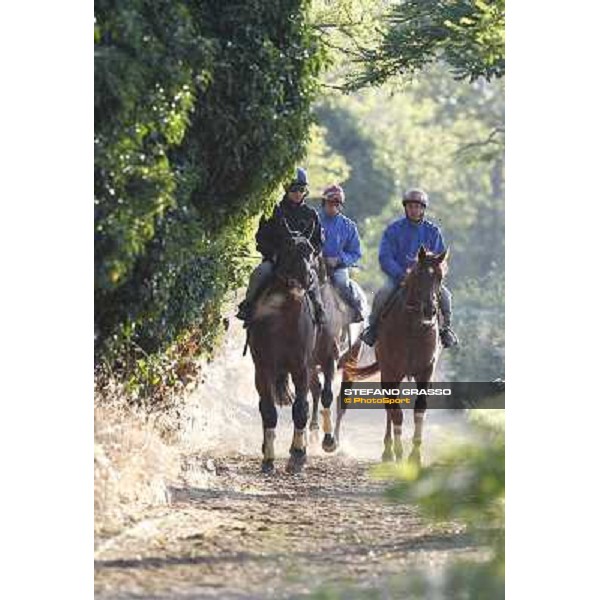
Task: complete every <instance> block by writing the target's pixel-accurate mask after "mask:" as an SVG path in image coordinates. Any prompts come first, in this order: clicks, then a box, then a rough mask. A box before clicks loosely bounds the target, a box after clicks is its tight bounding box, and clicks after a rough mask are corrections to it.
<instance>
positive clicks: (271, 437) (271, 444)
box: [263, 428, 275, 460]
mask: <svg viewBox="0 0 600 600" xmlns="http://www.w3.org/2000/svg"><path fill="white" fill-rule="evenodd" d="M264 442H265V450H264V452H263V457H264V459H265V460H275V429H273V428H269V429H265V435H264Z"/></svg>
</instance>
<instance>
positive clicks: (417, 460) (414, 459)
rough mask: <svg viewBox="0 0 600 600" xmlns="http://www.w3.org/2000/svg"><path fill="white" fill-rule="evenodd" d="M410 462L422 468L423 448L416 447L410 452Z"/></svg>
mask: <svg viewBox="0 0 600 600" xmlns="http://www.w3.org/2000/svg"><path fill="white" fill-rule="evenodd" d="M408 462H409V463H410V464H411V465H413V466H414V467H417V468H418V469H420V468H421V466H422V463H423V459H422V457H421V450H420V449H418V448H414V449H413V451H412V452H411V453H410V456H409V457H408Z"/></svg>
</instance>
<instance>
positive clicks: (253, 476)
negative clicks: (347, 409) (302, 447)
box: [95, 456, 478, 599]
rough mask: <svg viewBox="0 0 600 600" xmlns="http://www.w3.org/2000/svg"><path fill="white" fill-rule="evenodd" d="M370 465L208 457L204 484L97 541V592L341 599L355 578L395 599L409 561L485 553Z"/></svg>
mask: <svg viewBox="0 0 600 600" xmlns="http://www.w3.org/2000/svg"><path fill="white" fill-rule="evenodd" d="M373 464H374V462H373V461H361V460H356V459H353V458H347V457H346V458H344V457H339V456H337V457H313V458H312V459H311V460H310V462H309V463H308V466H307V468H306V471H305V473H303V474H302V475H299V476H289V475H286V474H285V473H283V472H282V470H279V471H278V472H277V473H276V474H275V475H272V476H264V475H261V474H259V473H258V466H259V461H258V459H257V458H254V457H251V458H250V457H243V456H235V457H230V458H224V459H218V460H217V461H215V462H213V461H210V462H209V466H210V468H211V469H212V468H213V466H214V470H215V475H214V477H212V478H210V480H208V481H207V482H205V484H204V485H202V486H201V487H197V486H194V485H190V484H189V483H187V484H186V483H185V482H184V483H182V485H181V486H180V487H176V488H172V490H171V491H172V502H171V505H170V506H168V507H163V508H161V509H154V510H150V511H148V512H147V514H145V515H144V516H143V519H142V520H141V521H140V522H139V523H138V524H137V525H135V526H133V527H131V528H130V529H128V530H126V531H124V532H122V533H121V534H119V535H117V536H116V537H113V538H111V539H109V540H104V541H102V542H101V543H100V544H99V546H98V548H97V552H96V563H95V567H96V592H97V598H103V599H104V598H161V599H162V598H216V597H219V598H240V599H241V598H244V599H249V598H257V599H259V598H288V597H289V598H296V597H304V596H306V595H308V594H310V593H313V594H314V593H315V592H316V593H317V595H316V596H314V597H319V598H337V597H349V596H347V595H346V594H344V595H343V596H338V595H335V593H334V591H333V590H336V589H338V587H340V586H341V588H340V589H342V588H343V586H344V585H347V582H348V581H350V580H352V581H353V585H354V586H356V585H358V587H359V588H364V589H367V588H371V589H373V588H375V589H377V590H380V591H382V593H383V595H379V596H369V597H382V598H384V597H390V598H391V597H396V596H395V595H394V594H393V592H392V591H390V590H392V589H393V581H394V577H395V576H396V577H397V576H398V574H399V573H400V574H402V572H403V571H405V570H406V569H407V568H408V567H411V568H412V569H413V570H414V568H415V567H419V566H423V567H425V566H426V567H427V569H428V571H429V572H431V571H432V569H433V570H435V567H436V566H440V565H443V564H445V563H447V562H448V561H449V560H450V559H452V560H455V559H457V558H460V557H461V556H462V557H467V556H468V557H469V558H475V557H476V556H477V555H478V550H477V549H476V548H474V547H473V546H472V544H471V543H470V541H469V539H468V538H467V536H466V535H465V534H464V533H463V532H462V531H461V529H460V527H458V526H456V525H451V524H449V525H446V526H442V527H439V526H438V527H435V528H434V527H432V526H431V525H428V524H426V523H425V522H424V521H423V520H421V519H420V518H419V516H418V512H417V510H416V509H415V508H414V507H411V506H405V505H398V504H392V503H388V502H387V501H386V500H384V498H383V496H382V493H381V492H382V491H383V488H384V486H385V483H384V482H382V481H377V480H374V479H373V478H371V477H370V476H369V470H370V467H371V466H372V465H373ZM281 466H282V465H281ZM390 586H391V587H390ZM332 594H333V595H332ZM352 597H355V596H352ZM361 597H362V596H361Z"/></svg>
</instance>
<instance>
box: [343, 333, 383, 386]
mask: <svg viewBox="0 0 600 600" xmlns="http://www.w3.org/2000/svg"><path fill="white" fill-rule="evenodd" d="M361 347H362V342H361V341H360V339H358V340H356V342H354V344H352V347H351V348H349V349H348V350H347V351H346V352H344V354H343V355H342V356H341V357H340V360H339V362H338V366H339V367H341V368H342V369H343V380H344V381H357V380H358V381H360V380H361V379H362V380H364V379H367V378H368V377H371V376H372V375H376V374H377V373H379V361H378V360H375V362H373V363H371V364H370V365H366V366H364V367H359V366H358V359H359V357H360V350H361Z"/></svg>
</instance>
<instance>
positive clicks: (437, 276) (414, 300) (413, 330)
mask: <svg viewBox="0 0 600 600" xmlns="http://www.w3.org/2000/svg"><path fill="white" fill-rule="evenodd" d="M445 271H446V251H444V252H442V253H441V254H439V255H434V254H431V253H430V252H427V251H426V250H425V249H424V248H423V247H421V248H420V250H419V253H418V258H417V261H416V263H415V265H414V266H413V268H412V269H411V270H410V271H409V272H408V274H407V276H406V277H405V279H404V282H403V283H402V288H403V289H400V288H399V289H398V290H397V291H396V292H394V294H393V295H392V296H391V297H390V299H389V301H388V302H387V305H386V306H385V307H384V309H383V311H382V316H381V321H380V324H379V336H378V339H377V342H376V345H375V355H376V361H375V362H373V363H372V364H370V365H368V366H365V367H359V366H358V351H357V348H358V345H360V342H359V344H358V345H357V346H356V347H355V348H353V353H352V355H351V356H349V358H348V360H347V361H346V362H345V365H344V379H345V380H347V381H353V380H359V381H360V380H365V379H367V378H368V377H371V376H373V375H375V374H376V373H377V372H381V381H382V382H384V383H385V384H386V387H387V386H388V384H389V385H390V386H394V387H395V386H396V384H399V383H400V382H401V381H402V380H403V379H405V378H406V379H408V378H411V377H412V378H414V380H415V382H416V384H417V385H416V387H417V388H418V389H419V390H421V389H426V388H428V387H429V383H430V382H431V381H432V379H433V375H434V372H435V367H436V363H437V360H438V357H439V351H440V348H441V346H440V339H439V324H438V313H439V307H438V294H439V289H440V284H441V282H442V279H443V277H444V275H445ZM426 409H427V400H426V396H424V395H419V396H418V400H416V401H415V405H414V421H415V431H414V436H413V448H412V452H411V455H410V459H411V460H412V461H413V462H415V463H416V464H420V463H421V443H422V439H423V420H424V417H425V411H426ZM344 412H345V411H344V409H343V408H342V409H341V410H340V412H339V413H338V422H339V421H341V418H342V416H343V414H344ZM386 412H387V425H386V431H385V437H384V441H383V442H384V452H383V456H382V458H383V460H384V461H387V460H393V458H394V454H395V456H396V460H398V461H399V460H401V459H402V440H401V435H402V421H403V413H402V409H401V408H395V407H394V408H389V407H387V406H386ZM392 426H393V431H394V439H393V445H392ZM338 429H339V423H338V424H336V432H337V433H338V435H339V431H338Z"/></svg>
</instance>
